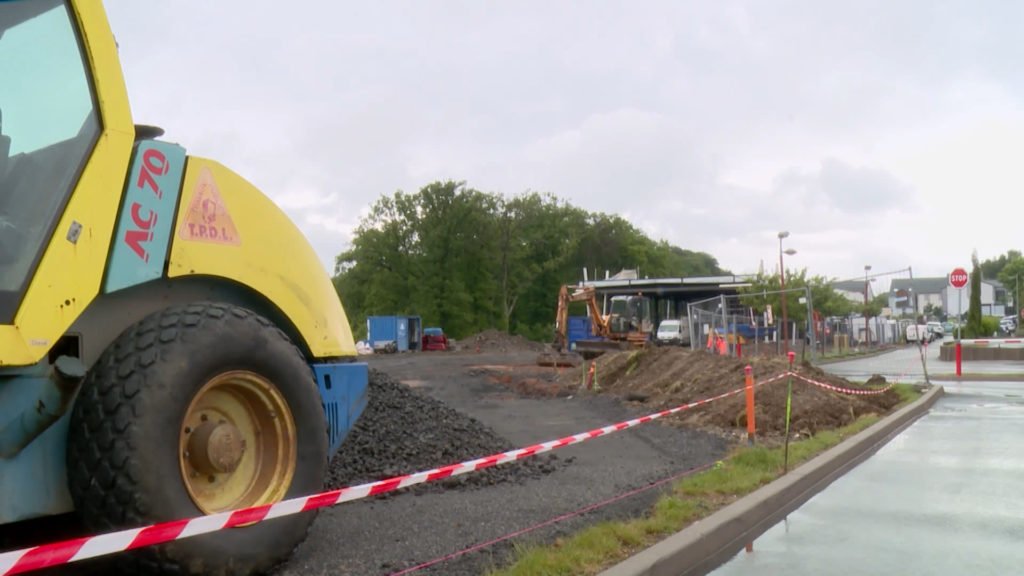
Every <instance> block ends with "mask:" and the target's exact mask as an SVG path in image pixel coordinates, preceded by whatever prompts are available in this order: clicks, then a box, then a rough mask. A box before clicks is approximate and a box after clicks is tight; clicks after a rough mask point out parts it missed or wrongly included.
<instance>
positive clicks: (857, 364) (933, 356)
mask: <svg viewBox="0 0 1024 576" xmlns="http://www.w3.org/2000/svg"><path fill="white" fill-rule="evenodd" d="M947 340H949V341H952V339H951V338H947ZM940 346H941V343H940V342H933V343H931V344H929V345H928V347H927V350H926V354H925V358H926V362H925V365H926V366H927V368H928V374H929V375H935V374H956V363H955V362H951V361H946V360H939V347H940ZM822 369H823V370H827V371H829V372H832V373H833V374H837V375H839V376H843V377H844V378H848V379H851V380H865V379H867V378H870V377H871V376H872V375H873V374H880V375H882V376H885V377H886V378H888V379H900V380H901V381H904V382H906V381H918V382H921V381H924V366H922V363H921V352H920V351H919V350H918V348H917V346H907V347H906V348H901V349H899V350H895V351H893V352H888V353H886V354H881V355H878V356H872V357H868V358H858V359H855V360H847V361H845V362H835V363H830V364H825V365H823V366H822ZM963 372H964V373H974V374H1011V373H1021V372H1024V362H1019V361H995V360H985V361H968V362H963Z"/></svg>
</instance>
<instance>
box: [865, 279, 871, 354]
mask: <svg viewBox="0 0 1024 576" xmlns="http://www.w3.org/2000/svg"><path fill="white" fill-rule="evenodd" d="M870 271H871V265H870V264H867V265H865V266H864V341H865V342H866V343H867V345H868V348H870V347H871V330H870V329H869V328H868V285H869V283H868V272H870Z"/></svg>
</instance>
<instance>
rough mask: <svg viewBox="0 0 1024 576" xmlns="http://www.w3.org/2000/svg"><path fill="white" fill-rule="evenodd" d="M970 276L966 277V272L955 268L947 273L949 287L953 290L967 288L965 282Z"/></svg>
mask: <svg viewBox="0 0 1024 576" xmlns="http://www.w3.org/2000/svg"><path fill="white" fill-rule="evenodd" d="M969 279H970V276H968V275H967V270H964V269H963V268H955V269H954V270H953V271H952V272H950V273H949V285H950V286H952V287H953V288H963V287H964V286H967V281H968V280H969Z"/></svg>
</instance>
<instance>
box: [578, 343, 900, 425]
mask: <svg viewBox="0 0 1024 576" xmlns="http://www.w3.org/2000/svg"><path fill="white" fill-rule="evenodd" d="M596 362H597V380H598V384H599V385H600V389H601V391H602V392H604V393H609V394H615V395H617V396H619V397H621V398H623V399H624V400H626V401H630V402H641V403H643V404H644V405H646V406H649V407H650V408H651V410H652V411H655V410H657V409H665V408H670V407H673V406H678V405H681V404H685V403H688V402H693V401H696V400H701V399H704V398H708V397H711V396H715V395H718V394H722V393H724V392H728V391H730V390H735V389H737V388H741V387H743V385H744V367H745V366H747V365H748V364H749V365H750V366H751V367H752V369H753V374H754V379H755V382H760V381H763V380H766V379H768V378H771V377H774V376H777V375H779V374H781V373H783V372H786V371H787V370H788V363H787V361H786V360H785V359H783V358H779V357H757V358H749V359H748V358H743V359H738V358H729V357H722V356H713V355H711V354H708V353H706V352H694V351H690V350H685V349H680V348H648V349H644V350H637V351H629V352H618V353H614V354H605V355H603V356H601V357H599V358H598V359H597V361H596ZM587 368H589V364H587V365H585V367H584V368H582V369H587ZM795 371H796V372H798V373H800V374H802V375H804V376H806V377H807V378H811V379H813V380H817V381H819V382H825V383H827V384H832V385H834V386H841V387H844V388H859V387H861V386H858V385H856V384H853V383H851V382H849V381H847V380H845V379H843V378H840V377H838V376H834V375H831V374H828V373H826V372H824V371H822V370H820V369H818V368H816V367H814V366H811V365H810V364H804V365H798V366H796V367H795ZM581 378H582V374H581V372H580V369H575V370H571V371H567V372H566V373H563V376H562V378H561V380H560V381H561V383H562V385H563V386H566V387H578V386H579V383H580V380H581ZM883 382H884V379H881V377H876V378H875V379H873V380H872V385H873V386H876V385H878V384H880V383H883ZM899 401H900V398H899V395H898V394H896V393H895V392H893V391H891V390H890V391H889V392H886V393H885V394H878V395H871V396H851V395H847V394H840V393H837V392H831V391H828V390H824V389H821V388H819V387H817V386H813V385H811V384H808V383H806V382H803V381H801V380H799V379H796V378H794V379H793V403H792V417H791V424H790V426H791V430H792V431H793V432H796V433H800V434H813V433H815V432H817V431H819V430H826V429H831V428H836V427H839V426H843V425H845V424H849V423H850V422H852V421H853V420H855V419H856V418H858V417H860V416H862V415H864V414H870V413H876V414H881V413H884V412H887V411H889V410H890V409H891V408H892V407H894V406H895V405H896V404H898V403H899ZM755 406H756V409H755V422H756V425H757V433H758V435H762V434H768V435H777V434H779V433H781V432H783V431H784V430H785V413H786V380H785V379H783V380H781V381H777V382H773V383H770V384H766V385H764V386H761V387H759V388H757V389H756V392H755ZM677 419H678V420H679V421H681V422H683V423H686V424H691V425H696V426H700V427H713V428H717V429H723V428H724V429H727V430H733V431H743V430H745V429H746V401H745V398H744V395H743V394H742V393H741V394H738V395H736V396H731V397H729V398H726V399H722V400H718V401H716V402H714V403H711V404H708V405H706V406H701V407H698V408H695V409H693V410H688V411H686V412H683V413H682V414H681V415H679V416H678V417H677Z"/></svg>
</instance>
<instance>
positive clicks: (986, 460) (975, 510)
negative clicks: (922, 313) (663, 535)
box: [713, 382, 1024, 576]
mask: <svg viewBox="0 0 1024 576" xmlns="http://www.w3.org/2000/svg"><path fill="white" fill-rule="evenodd" d="M943 386H944V388H945V390H946V393H947V395H946V396H945V397H943V398H941V399H940V400H939V401H938V403H937V404H936V405H935V406H934V408H933V409H932V411H931V412H930V413H929V414H927V415H925V416H924V417H922V418H921V419H920V420H918V421H917V422H916V423H914V424H913V425H912V426H911V427H909V428H907V429H906V430H904V431H903V432H902V433H900V434H899V435H898V436H896V437H895V438H893V439H892V440H891V441H890V442H889V443H888V444H886V445H885V446H883V447H882V448H881V449H880V450H879V451H878V452H877V453H876V454H875V455H874V456H872V457H871V458H869V459H868V460H867V461H865V462H864V463H862V464H861V465H859V466H858V467H856V468H854V469H853V470H851V471H850V472H849V473H847V474H846V475H844V476H843V477H842V478H840V479H838V480H836V481H835V482H834V483H833V484H831V485H830V486H829V487H828V488H826V489H825V490H824V491H822V492H820V493H819V494H817V495H815V496H814V497H813V498H812V499H811V500H809V501H808V502H807V503H806V504H804V505H803V506H802V507H801V508H800V509H798V510H796V511H795V512H793V513H792V514H790V515H789V517H788V518H787V519H786V520H784V521H783V522H780V523H779V524H776V525H775V526H773V527H772V528H770V529H769V530H768V531H767V532H765V533H764V534H762V535H761V536H760V537H759V538H758V539H757V540H756V541H755V542H754V544H753V552H750V553H748V552H740V553H739V554H738V555H736V556H734V557H733V558H732V559H731V560H730V561H728V562H727V563H726V564H724V565H723V566H721V567H719V569H718V570H716V571H715V572H713V574H715V575H720V576H724V575H732V574H744V575H746V574H786V575H788V576H799V575H803V574H808V575H810V574H815V575H817V574H903V575H908V574H1012V573H1019V572H1020V571H1021V566H1024V546H1022V545H1021V543H1022V542H1024V383H1020V382H1016V383H1000V382H985V383H969V382H967V383H944V384H943Z"/></svg>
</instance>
